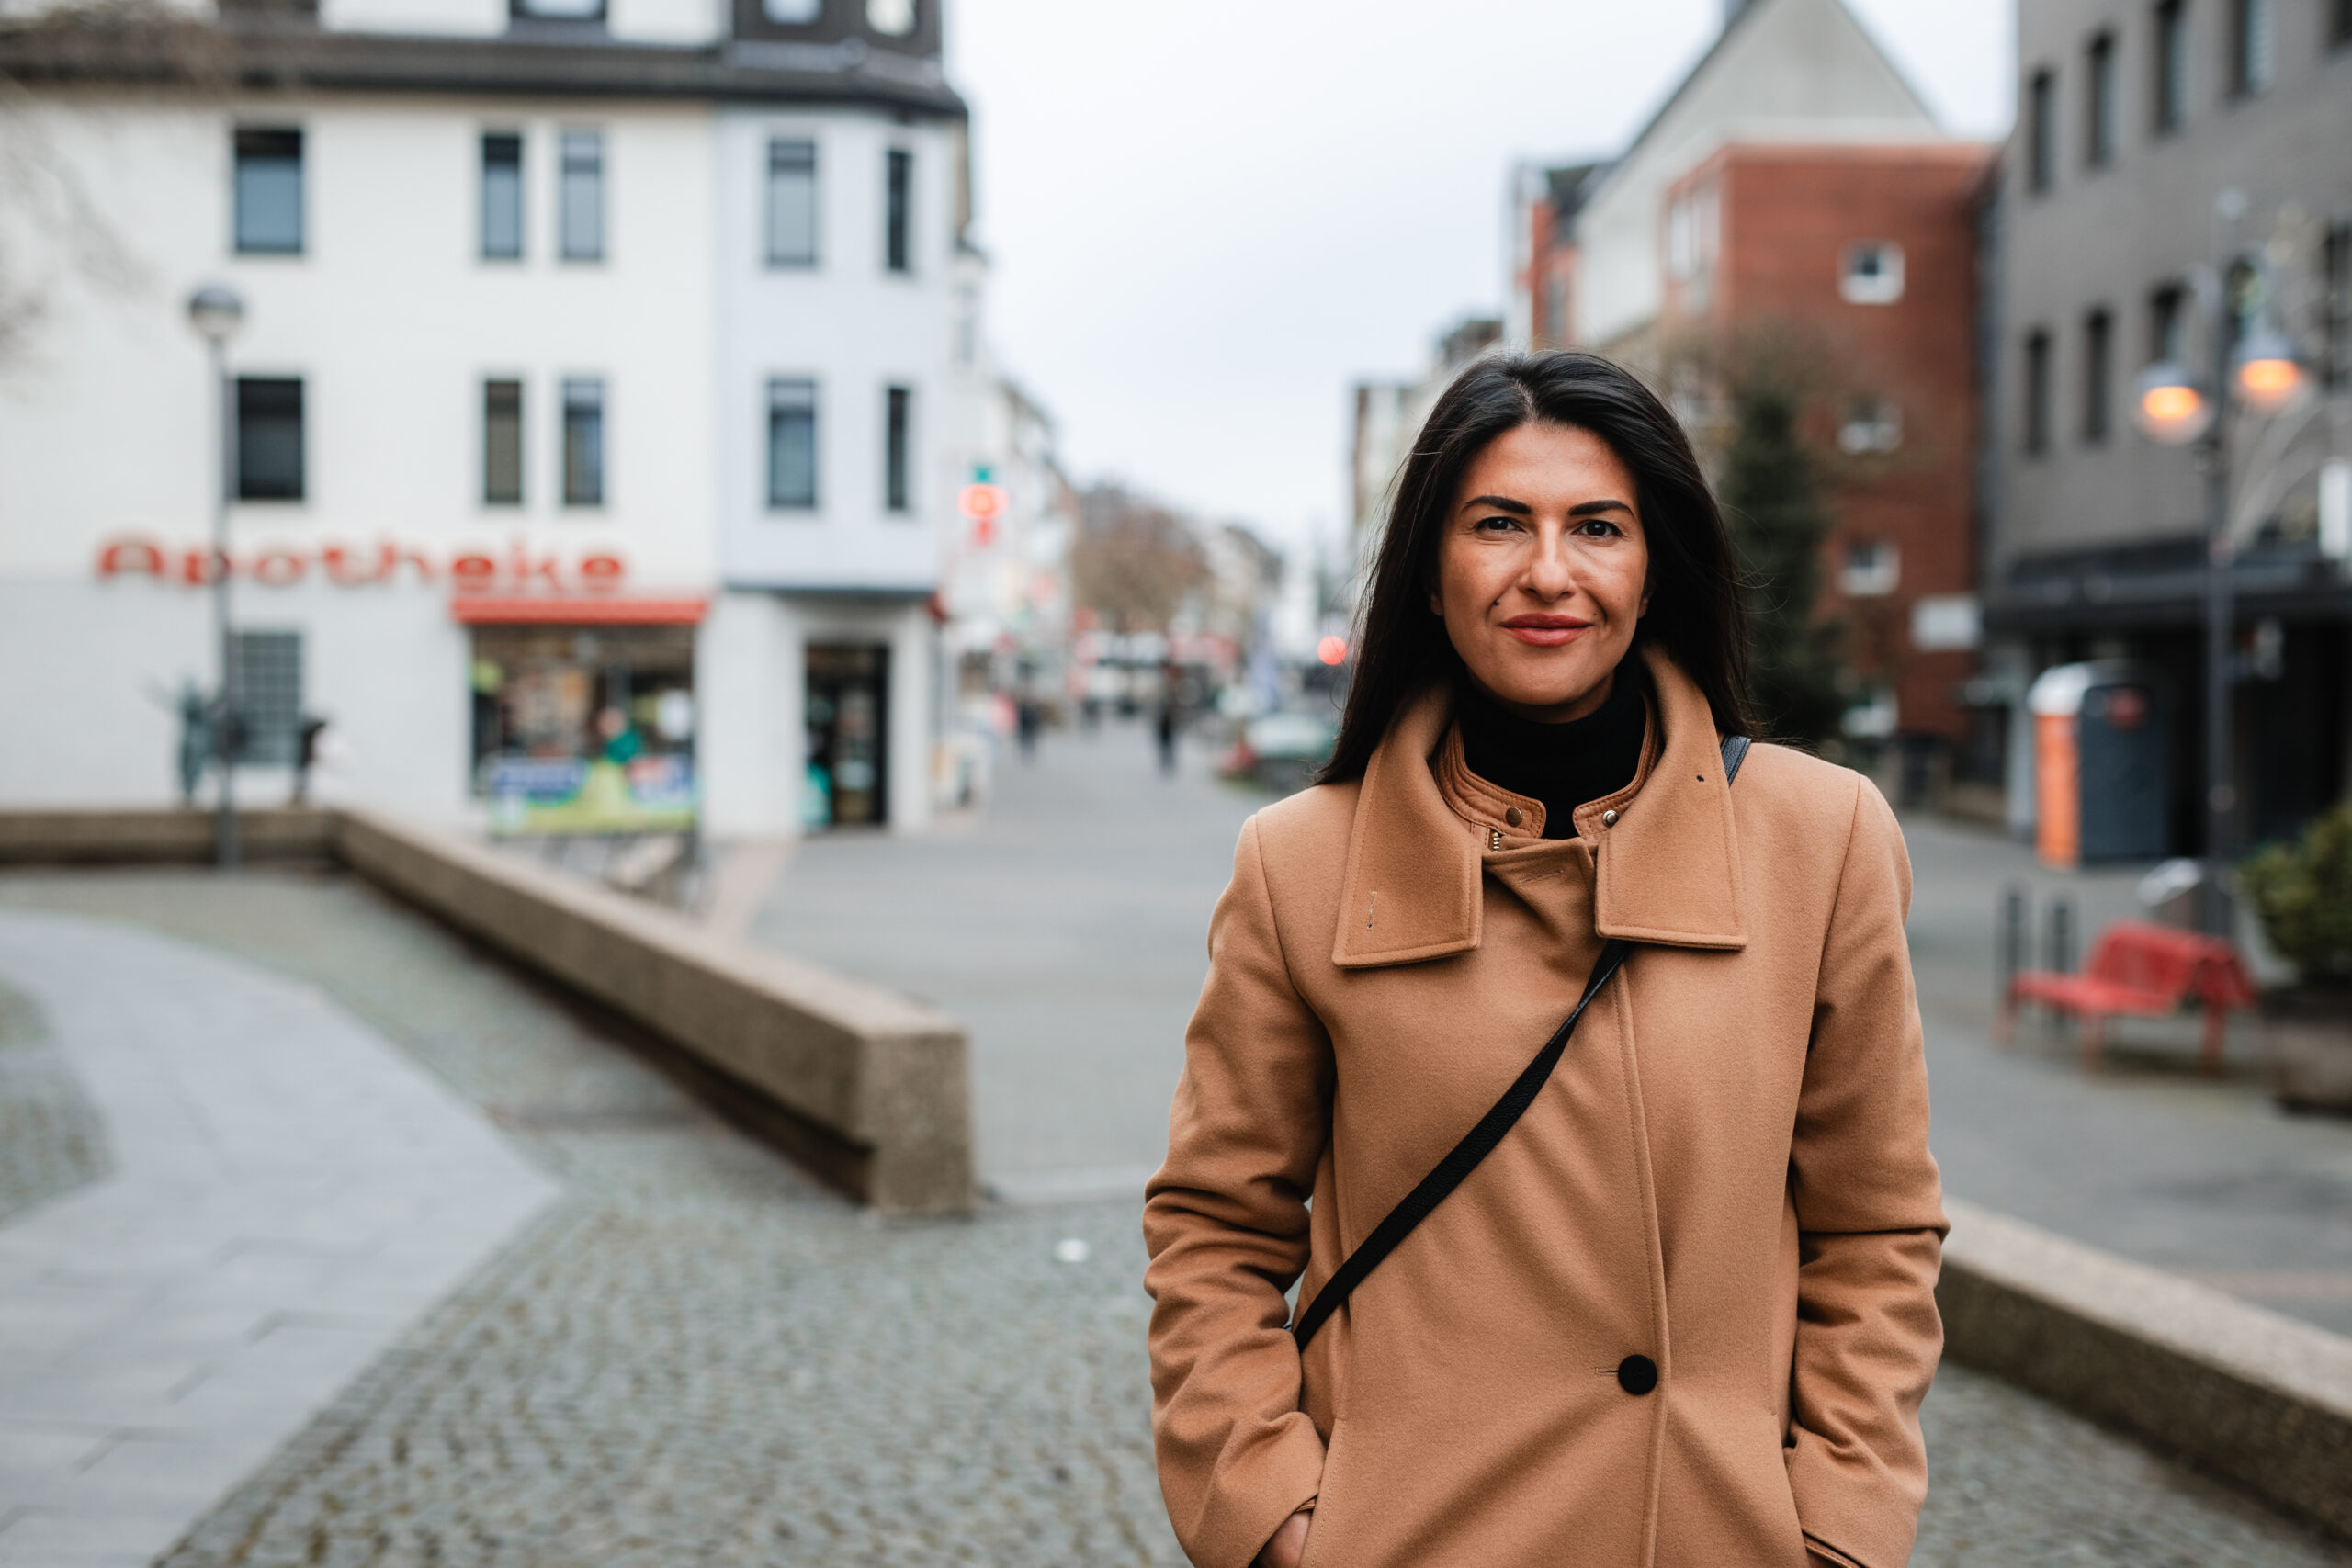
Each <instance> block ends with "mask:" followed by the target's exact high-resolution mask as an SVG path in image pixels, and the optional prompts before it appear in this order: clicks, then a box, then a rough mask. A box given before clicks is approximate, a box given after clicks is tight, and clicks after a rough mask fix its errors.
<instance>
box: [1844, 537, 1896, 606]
mask: <svg viewBox="0 0 2352 1568" xmlns="http://www.w3.org/2000/svg"><path fill="white" fill-rule="evenodd" d="M1902 575H1903V558H1902V554H1901V552H1899V551H1898V550H1896V548H1895V547H1894V546H1893V545H1891V544H1889V543H1888V542H1887V541H1886V540H1884V539H1850V540H1849V541H1847V544H1846V558H1845V561H1844V563H1843V564H1842V565H1841V566H1839V568H1838V592H1841V593H1843V594H1845V595H1846V597H1847V598H1849V599H1883V598H1885V597H1886V596H1887V595H1888V594H1890V593H1892V592H1894V585H1895V583H1896V582H1897V581H1899V580H1900V579H1901V577H1902Z"/></svg>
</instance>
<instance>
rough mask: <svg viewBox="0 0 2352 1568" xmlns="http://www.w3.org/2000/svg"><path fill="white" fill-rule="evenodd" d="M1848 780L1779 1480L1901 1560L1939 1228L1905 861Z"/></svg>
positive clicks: (1801, 1179) (1869, 799) (1814, 1057)
mask: <svg viewBox="0 0 2352 1568" xmlns="http://www.w3.org/2000/svg"><path fill="white" fill-rule="evenodd" d="M1856 784H1857V789H1856V795H1855V800H1854V812H1853V818H1852V821H1851V825H1850V827H1849V833H1848V838H1847V843H1846V859H1845V865H1844V869H1843V871H1842V872H1841V874H1840V877H1839V882H1838V897H1837V904H1836V907H1835V908H1834V909H1833V911H1832V912H1831V915H1830V919H1829V930H1828V935H1827V938H1826V942H1825V943H1824V947H1823V952H1822V955H1821V970H1820V980H1819V984H1818V989H1817V991H1816V994H1815V1003H1814V1021H1813V1041H1812V1046H1811V1049H1810V1051H1809V1052H1808V1054H1807V1056H1806V1062H1805V1073H1804V1089H1803V1091H1802V1093H1801V1095H1800V1098H1799V1100H1798V1105H1797V1122H1796V1132H1795V1138H1794V1143H1793V1146H1792V1153H1791V1156H1790V1173H1789V1190H1790V1195H1791V1199H1792V1201H1793V1203H1794V1204H1795V1208H1796V1218H1797V1231H1798V1269H1797V1332H1796V1358H1795V1363H1794V1371H1793V1373H1792V1386H1791V1390H1790V1394H1791V1398H1790V1415H1791V1425H1792V1438H1793V1439H1794V1446H1793V1449H1792V1451H1791V1453H1790V1454H1789V1483H1790V1486H1791V1488H1792V1491H1793V1492H1794V1494H1795V1496H1796V1504H1797V1517H1798V1518H1799V1519H1800V1520H1801V1521H1802V1523H1803V1524H1804V1532H1805V1535H1806V1537H1807V1540H1808V1542H1809V1543H1810V1544H1811V1545H1813V1546H1814V1547H1815V1549H1816V1551H1818V1553H1819V1555H1821V1556H1823V1557H1825V1558H1826V1559H1828V1560H1829V1561H1831V1562H1853V1563H1858V1564H1860V1568H1900V1565H1901V1564H1902V1563H1903V1562H1905V1561H1907V1560H1908V1558H1909V1557H1910V1554H1911V1543H1912V1537H1913V1536H1914V1534H1915V1533H1916V1532H1917V1529H1918V1518H1919V1506H1920V1504H1921V1503H1922V1501H1924V1500H1925V1498H1926V1496H1927V1490H1928V1461H1927V1452H1926V1448H1925V1445H1924V1443H1923V1442H1922V1440H1921V1438H1920V1433H1919V1402H1920V1401H1921V1399H1923V1398H1924V1397H1925V1396H1926V1394H1927V1392H1928V1383H1929V1382H1931V1381H1932V1380H1933V1379H1934V1377H1935V1372H1936V1361H1937V1358H1938V1357H1939V1355H1940V1354H1941V1353H1942V1349H1943V1325H1942V1321H1941V1319H1940V1318H1939V1316H1938V1315H1937V1313H1936V1296H1935V1289H1936V1272H1937V1269H1938V1266H1939V1259H1940V1258H1941V1253H1942V1246H1943V1234H1944V1229H1945V1224H1944V1215H1943V1201H1942V1192H1941V1187H1940V1183H1939V1180H1938V1178H1937V1174H1936V1162H1935V1160H1934V1158H1933V1157H1932V1156H1929V1154H1928V1069H1927V1061H1926V1057H1925V1055H1924V1053H1923V1050H1922V1043H1921V1039H1920V1029H1919V1005H1918V1000H1917V996H1916V995H1915V994H1914V992H1913V989H1912V983H1911V957H1910V950H1909V947H1908V946H1907V944H1906V943H1905V939H1904V934H1903V921H1904V918H1905V915H1906V914H1907V913H1908V911H1909V908H1910V904H1911V863H1910V859H1909V857H1908V856H1907V855H1906V854H1905V852H1904V847H1903V835H1902V831H1901V829H1898V828H1897V827H1896V826H1895V822H1894V813H1893V812H1892V811H1889V810H1888V809H1887V806H1886V802H1885V800H1884V799H1883V798H1882V797H1881V796H1880V795H1879V793H1878V791H1877V790H1876V789H1875V788H1873V787H1872V786H1871V784H1869V783H1868V782H1867V781H1865V780H1857V781H1856Z"/></svg>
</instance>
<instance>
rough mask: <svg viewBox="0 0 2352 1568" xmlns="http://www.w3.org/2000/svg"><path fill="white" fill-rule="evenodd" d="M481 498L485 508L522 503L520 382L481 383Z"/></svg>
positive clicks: (521, 404) (521, 391) (494, 381)
mask: <svg viewBox="0 0 2352 1568" xmlns="http://www.w3.org/2000/svg"><path fill="white" fill-rule="evenodd" d="M481 499H482V504H483V505H485V506H520V505H522V504H523V383H522V382H520V381H497V380H492V381H484V382H483V383H482V384H481Z"/></svg>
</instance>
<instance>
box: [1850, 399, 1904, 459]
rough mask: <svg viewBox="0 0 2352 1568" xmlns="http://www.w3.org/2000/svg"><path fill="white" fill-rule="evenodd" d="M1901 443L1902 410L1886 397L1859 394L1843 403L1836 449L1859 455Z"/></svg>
mask: <svg viewBox="0 0 2352 1568" xmlns="http://www.w3.org/2000/svg"><path fill="white" fill-rule="evenodd" d="M1902 445H1903V410H1902V409H1901V408H1899V407H1897V406H1896V405H1895V404H1894V402H1892V401H1890V400H1887V399H1885V398H1874V397H1858V398H1854V399H1852V400H1849V401H1848V403H1847V404H1846V418H1845V420H1844V422H1843V423H1840V424H1839V425H1838V450H1839V451H1841V452H1846V453H1849V454H1852V455H1853V456H1856V457H1860V455H1861V454H1863V453H1865V452H1892V451H1894V449H1895V448H1896V447H1898V446H1902Z"/></svg>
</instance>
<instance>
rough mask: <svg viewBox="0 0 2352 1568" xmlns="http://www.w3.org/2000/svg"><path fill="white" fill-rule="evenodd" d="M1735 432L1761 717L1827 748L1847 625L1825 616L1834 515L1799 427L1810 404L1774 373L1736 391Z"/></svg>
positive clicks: (1734, 531) (1732, 499) (1737, 530)
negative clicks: (1825, 568)
mask: <svg viewBox="0 0 2352 1568" xmlns="http://www.w3.org/2000/svg"><path fill="white" fill-rule="evenodd" d="M1732 407H1733V414H1734V419H1735V422H1736V434H1734V436H1733V438H1732V444H1731V450H1730V451H1729V452H1728V453H1727V454H1726V455H1725V459H1724V479H1723V487H1722V493H1723V500H1724V511H1725V513H1726V518H1725V521H1726V522H1727V523H1728V524H1729V525H1730V528H1731V536H1732V547H1733V548H1734V550H1735V551H1736V554H1737V556H1738V559H1739V567H1740V571H1741V574H1742V576H1743V577H1744V579H1745V580H1746V583H1747V613H1748V628H1749V633H1750V639H1751V640H1750V643H1749V660H1750V663H1749V680H1750V682H1751V686H1750V689H1751V693H1752V695H1753V698H1754V701H1755V705H1756V716H1757V718H1758V720H1759V721H1760V722H1761V723H1762V724H1763V726H1764V728H1765V732H1766V733H1767V734H1770V735H1771V736H1773V737H1775V738H1777V739H1785V740H1795V741H1799V742H1802V743H1804V744H1806V745H1809V746H1816V747H1817V746H1820V745H1822V744H1823V743H1824V742H1826V741H1827V740H1829V739H1831V738H1833V737H1834V736H1836V735H1837V734H1838V719H1839V718H1840V717H1841V716H1843V714H1844V713H1845V709H1846V698H1845V695H1844V694H1843V693H1842V692H1841V691H1840V690H1839V687H1838V671H1839V653H1840V651H1841V648H1842V644H1843V641H1844V628H1843V627H1842V626H1839V625H1838V624H1837V623H1836V622H1834V621H1829V620H1825V619H1824V618H1823V617H1822V616H1821V615H1820V613H1819V607H1820V601H1821V551H1822V542H1823V541H1824V540H1825V539H1826V538H1827V537H1828V534H1829V514H1828V513H1827V512H1826V511H1825V510H1824V509H1823V507H1822V503H1821V487H1820V482H1819V480H1818V479H1817V478H1816V477H1815V473H1814V468H1813V460H1812V458H1811V457H1810V456H1809V455H1808V454H1807V453H1806V451H1805V447H1804V439H1803V436H1802V434H1800V432H1799V430H1798V428H1797V419H1798V415H1799V413H1800V412H1801V410H1802V408H1803V402H1802V400H1801V399H1800V397H1799V396H1798V394H1797V393H1796V392H1795V391H1794V390H1793V389H1790V388H1787V387H1784V386H1781V385H1780V384H1778V383H1776V382H1775V381H1773V380H1771V379H1770V378H1760V377H1759V378H1744V379H1743V380H1742V382H1741V383H1740V384H1739V385H1737V386H1736V387H1734V389H1733V390H1732Z"/></svg>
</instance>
